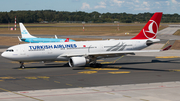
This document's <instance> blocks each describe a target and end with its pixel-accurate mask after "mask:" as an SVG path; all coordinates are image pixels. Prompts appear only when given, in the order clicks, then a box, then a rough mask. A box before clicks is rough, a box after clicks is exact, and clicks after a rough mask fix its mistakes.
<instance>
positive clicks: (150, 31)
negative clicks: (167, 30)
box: [143, 20, 158, 39]
mask: <svg viewBox="0 0 180 101" xmlns="http://www.w3.org/2000/svg"><path fill="white" fill-rule="evenodd" d="M157 32H158V25H157V23H156V22H155V21H154V20H149V25H148V28H147V27H145V28H144V29H143V33H144V35H145V36H146V38H148V39H149V38H154V37H156V35H157Z"/></svg>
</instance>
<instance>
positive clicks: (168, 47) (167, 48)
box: [161, 45, 172, 51]
mask: <svg viewBox="0 0 180 101" xmlns="http://www.w3.org/2000/svg"><path fill="white" fill-rule="evenodd" d="M171 47H172V45H169V46H167V47H166V48H164V49H162V50H161V51H166V50H169V49H170V48H171Z"/></svg>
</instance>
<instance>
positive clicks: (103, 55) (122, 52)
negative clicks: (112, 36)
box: [58, 45, 172, 57]
mask: <svg viewBox="0 0 180 101" xmlns="http://www.w3.org/2000/svg"><path fill="white" fill-rule="evenodd" d="M171 47H172V45H170V46H167V47H165V48H164V49H162V50H134V51H108V52H97V53H96V52H92V53H64V54H61V55H59V56H58V57H75V56H95V57H106V56H107V57H108V56H121V55H126V54H131V55H135V54H136V53H145V52H147V53H148V52H160V51H166V50H169V49H170V48H171Z"/></svg>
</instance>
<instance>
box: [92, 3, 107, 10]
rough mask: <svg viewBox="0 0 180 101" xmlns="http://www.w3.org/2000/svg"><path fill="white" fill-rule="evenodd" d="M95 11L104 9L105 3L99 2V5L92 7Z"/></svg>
mask: <svg viewBox="0 0 180 101" xmlns="http://www.w3.org/2000/svg"><path fill="white" fill-rule="evenodd" d="M94 8H95V9H97V8H106V3H105V2H100V3H99V5H97V6H95V7H94Z"/></svg>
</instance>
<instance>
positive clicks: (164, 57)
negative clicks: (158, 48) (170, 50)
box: [156, 56, 180, 59]
mask: <svg viewBox="0 0 180 101" xmlns="http://www.w3.org/2000/svg"><path fill="white" fill-rule="evenodd" d="M156 58H163V59H166V58H167V59H168V58H180V56H156Z"/></svg>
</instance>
